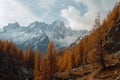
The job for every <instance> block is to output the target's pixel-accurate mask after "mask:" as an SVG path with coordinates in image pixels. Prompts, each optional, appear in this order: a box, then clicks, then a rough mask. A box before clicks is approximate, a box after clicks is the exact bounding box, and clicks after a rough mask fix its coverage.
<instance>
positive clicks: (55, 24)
mask: <svg viewBox="0 0 120 80" xmlns="http://www.w3.org/2000/svg"><path fill="white" fill-rule="evenodd" d="M52 25H54V26H56V27H65V25H64V22H63V21H60V20H56V21H54V22H53V23H52Z"/></svg>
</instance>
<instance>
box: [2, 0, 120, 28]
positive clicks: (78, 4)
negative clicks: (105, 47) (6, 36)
mask: <svg viewBox="0 0 120 80" xmlns="http://www.w3.org/2000/svg"><path fill="white" fill-rule="evenodd" d="M117 1H118V0H0V26H1V27H3V26H4V25H7V24H8V23H14V22H19V24H20V25H28V24H30V23H31V22H34V21H40V22H46V23H48V24H50V23H52V22H53V21H55V20H62V21H64V22H65V24H66V25H67V26H70V27H71V28H72V29H79V30H80V29H81V30H82V29H87V30H90V29H92V26H93V23H94V19H95V18H96V16H97V13H98V12H100V13H101V18H102V19H104V18H105V16H106V15H107V13H108V12H109V11H110V10H111V9H112V8H113V6H114V4H115V3H116V2H117Z"/></svg>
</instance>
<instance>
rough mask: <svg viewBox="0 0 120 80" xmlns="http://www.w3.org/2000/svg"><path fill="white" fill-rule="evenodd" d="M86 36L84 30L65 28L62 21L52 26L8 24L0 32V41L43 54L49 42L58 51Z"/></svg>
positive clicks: (38, 23) (37, 23)
mask: <svg viewBox="0 0 120 80" xmlns="http://www.w3.org/2000/svg"><path fill="white" fill-rule="evenodd" d="M85 34H88V31H86V30H79V31H77V30H72V29H71V28H70V27H66V26H65V25H64V23H63V22H62V21H59V20H57V21H55V22H53V23H52V24H46V23H44V22H38V21H35V22H33V23H31V24H30V25H28V26H20V25H19V24H18V23H12V24H11V23H9V24H8V25H7V26H5V27H4V28H3V31H1V32H0V39H2V40H9V41H13V42H14V43H16V44H17V46H18V47H20V48H22V49H23V50H25V49H28V48H32V49H34V50H35V51H36V50H38V49H40V50H41V51H42V52H43V53H45V51H46V48H47V45H48V43H49V41H51V40H53V41H54V43H55V46H56V47H57V48H58V49H61V48H63V47H67V46H69V45H70V44H71V43H73V42H74V41H75V40H76V39H77V38H78V37H79V36H81V37H83V36H84V35H85Z"/></svg>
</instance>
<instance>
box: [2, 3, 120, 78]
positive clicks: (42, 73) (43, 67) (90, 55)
mask: <svg viewBox="0 0 120 80" xmlns="http://www.w3.org/2000/svg"><path fill="white" fill-rule="evenodd" d="M118 22H120V3H117V4H116V5H115V7H114V8H113V10H112V12H110V13H109V14H108V16H107V18H106V19H105V20H104V21H103V23H102V24H100V23H99V26H98V27H97V28H96V29H94V30H92V31H91V32H90V35H86V36H85V37H84V38H83V39H82V40H81V41H80V42H79V43H78V44H76V45H75V46H73V47H69V48H65V49H64V50H63V51H58V50H57V49H56V48H55V45H54V43H53V41H51V42H50V43H49V45H48V48H47V51H46V54H45V55H42V53H41V51H40V50H38V51H36V52H34V51H33V50H32V49H28V50H25V51H22V50H21V49H20V48H17V47H16V45H15V44H14V43H12V42H8V41H2V40H0V52H1V53H4V54H5V55H9V56H12V57H16V58H18V59H20V60H21V61H23V62H24V63H26V64H27V65H29V66H31V67H34V80H52V79H54V78H55V77H56V75H57V73H59V72H64V71H65V72H68V73H69V72H70V71H71V69H72V68H76V67H80V66H84V65H87V64H99V65H104V57H105V56H106V55H107V54H108V52H107V51H106V50H105V47H104V46H105V45H106V44H108V43H109V42H110V39H109V38H108V36H107V35H108V32H109V31H110V29H111V28H112V27H114V25H115V24H116V23H118ZM101 63H102V64H101Z"/></svg>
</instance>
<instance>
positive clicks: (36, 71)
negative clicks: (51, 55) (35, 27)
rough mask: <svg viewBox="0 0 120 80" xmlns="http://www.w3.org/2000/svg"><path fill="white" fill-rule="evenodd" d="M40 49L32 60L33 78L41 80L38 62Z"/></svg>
mask: <svg viewBox="0 0 120 80" xmlns="http://www.w3.org/2000/svg"><path fill="white" fill-rule="evenodd" d="M41 56H42V55H41V51H40V50H38V51H37V53H36V55H35V62H34V80H41V79H40V62H41Z"/></svg>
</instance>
